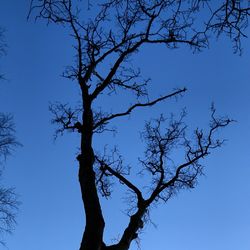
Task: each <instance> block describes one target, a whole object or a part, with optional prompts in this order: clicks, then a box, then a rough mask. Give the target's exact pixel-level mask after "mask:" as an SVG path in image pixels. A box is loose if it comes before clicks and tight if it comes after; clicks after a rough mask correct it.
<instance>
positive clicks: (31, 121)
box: [0, 0, 250, 250]
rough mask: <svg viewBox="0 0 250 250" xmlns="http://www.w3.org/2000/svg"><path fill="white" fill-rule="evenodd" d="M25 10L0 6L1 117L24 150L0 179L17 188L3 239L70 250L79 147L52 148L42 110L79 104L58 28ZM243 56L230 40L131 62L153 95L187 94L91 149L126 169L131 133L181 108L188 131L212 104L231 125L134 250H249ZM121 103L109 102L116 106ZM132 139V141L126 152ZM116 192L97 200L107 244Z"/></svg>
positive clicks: (249, 165)
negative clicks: (105, 150)
mask: <svg viewBox="0 0 250 250" xmlns="http://www.w3.org/2000/svg"><path fill="white" fill-rule="evenodd" d="M28 5H29V1H25V0H19V1H17V0H16V1H3V2H2V3H1V8H0V25H1V26H3V27H5V28H6V30H7V31H6V40H7V43H8V55H7V56H6V57H5V58H3V59H1V62H0V66H1V71H3V72H5V76H6V78H7V79H8V81H4V82H0V105H1V110H0V111H4V112H10V113H13V114H14V117H15V122H16V128H17V136H18V139H19V141H20V142H21V143H22V144H23V145H24V146H23V147H22V148H18V149H17V151H16V152H15V154H14V155H13V156H12V157H11V158H9V160H8V161H7V163H6V169H5V173H4V179H3V180H1V181H2V182H3V183H4V184H5V185H9V186H15V187H16V190H17V192H18V193H19V194H20V199H21V201H22V203H23V204H22V206H21V209H20V213H19V216H18V226H17V228H16V230H15V232H14V234H13V235H12V236H10V237H7V239H6V240H7V243H8V247H9V249H10V250H45V249H46V250H55V249H60V250H69V249H78V247H79V243H80V240H81V236H82V230H83V226H84V214H83V210H82V205H81V199H80V192H79V187H78V182H77V169H78V167H77V161H76V160H75V156H76V153H77V150H78V149H77V148H78V138H77V137H75V136H73V135H70V134H66V135H65V136H64V137H62V138H59V139H58V140H57V141H56V142H54V141H53V131H54V127H53V126H52V125H51V124H50V119H51V115H50V113H49V111H48V105H49V102H53V101H62V102H70V101H73V102H76V100H77V99H78V97H79V92H78V90H77V85H76V84H75V83H73V82H70V81H67V80H65V79H63V78H62V77H60V75H61V73H62V71H63V69H64V67H65V66H67V65H70V63H71V62H72V61H73V57H72V55H73V49H72V41H71V39H69V36H68V34H67V31H66V29H63V28H60V27H56V26H53V25H51V26H46V25H45V24H44V23H42V22H39V21H38V22H37V23H34V22H33V21H29V22H27V20H26V15H27V11H28ZM243 47H244V53H243V55H242V56H241V57H240V56H238V55H234V54H233V51H232V48H231V43H230V41H229V40H227V39H220V40H219V41H218V42H216V41H214V42H212V43H211V48H210V49H209V50H206V51H204V52H203V53H200V54H195V55H194V54H192V52H191V51H190V50H188V49H186V48H183V49H180V50H172V51H169V50H167V49H166V48H164V47H151V48H150V49H148V48H144V49H143V51H142V52H141V53H140V54H138V55H137V56H136V58H135V62H136V63H137V64H138V65H139V66H140V67H141V69H142V72H143V73H145V75H146V76H150V77H151V78H152V88H151V93H152V96H156V95H157V94H162V93H166V92H168V91H171V90H172V89H173V88H174V87H182V86H186V87H187V88H188V92H187V94H186V95H185V96H184V97H183V98H181V99H179V101H178V102H176V101H174V100H171V101H168V102H165V103H162V104H160V105H158V106H157V107H155V108H153V110H143V111H142V112H141V113H139V112H137V113H135V115H132V116H131V117H130V119H125V120H121V121H119V122H118V123H117V126H118V125H119V126H120V128H121V129H120V133H119V134H118V135H117V137H113V136H111V135H104V136H102V137H101V138H99V139H98V138H96V140H95V143H96V144H98V145H102V144H107V143H111V144H119V145H121V146H120V151H121V152H123V153H124V155H125V156H126V158H127V162H129V163H132V164H133V163H135V162H136V159H137V157H138V156H140V155H139V154H140V153H141V151H142V150H143V148H142V147H141V145H140V144H141V141H140V139H139V128H142V126H143V123H144V120H146V119H147V118H149V117H156V115H157V114H159V113H166V114H168V113H169V112H178V111H179V110H181V108H182V107H187V111H188V119H187V122H189V124H190V129H192V128H196V127H197V126H206V121H208V120H209V112H208V110H209V107H210V104H211V102H214V103H215V105H216V107H217V110H218V113H219V114H228V115H229V116H230V117H232V118H234V119H235V120H237V123H234V124H232V125H231V126H230V127H228V128H227V129H226V130H225V131H223V133H221V136H223V137H225V138H227V139H228V140H227V142H226V143H225V145H224V147H223V148H221V149H219V150H216V151H215V152H214V153H213V154H212V155H211V156H210V157H209V158H208V159H207V160H205V161H204V162H203V163H204V165H206V169H205V174H206V175H205V176H203V177H201V178H200V181H199V185H198V186H197V188H196V189H194V190H192V191H191V192H188V191H184V192H181V193H180V194H179V195H178V196H177V197H175V198H173V199H172V200H171V201H170V202H168V204H166V205H159V206H158V207H157V208H155V209H153V210H152V213H151V220H152V221H153V223H154V224H155V225H156V227H154V226H153V225H152V224H149V225H148V226H147V227H146V228H145V230H144V232H143V234H142V235H141V249H143V250H152V249H158V250H165V249H171V250H211V249H212V250H222V249H223V250H224V249H225V250H235V249H239V250H249V249H250V238H249V232H250V213H249V207H250V182H249V175H250V153H249V151H250V146H249V141H250V129H249V128H250V98H249V97H250V84H249V79H250V71H249V59H250V57H249V56H250V46H249V40H245V41H244V42H243ZM123 100H124V97H120V98H119V99H116V100H115V99H114V102H115V103H116V106H117V101H121V102H122V101H123ZM102 105H103V106H105V105H107V100H105V99H104V100H103V104H102ZM121 107H122V104H121ZM127 131H129V134H130V135H131V137H130V138H129V137H128V136H127V135H126V133H127ZM131 138H138V141H136V140H135V142H133V147H131ZM137 143H138V144H137ZM116 191H118V192H115V193H114V198H113V199H111V200H108V201H105V200H102V202H103V206H104V214H105V217H106V220H107V223H106V224H107V230H106V233H105V237H106V239H107V240H111V239H114V238H116V237H117V236H119V234H121V232H122V231H121V230H122V228H123V227H124V226H125V225H126V223H127V217H126V216H125V215H124V213H123V211H124V207H126V206H125V205H124V202H123V200H122V197H123V196H122V195H120V194H121V192H123V191H124V190H123V189H120V188H119V189H117V190H116ZM131 249H132V250H135V249H137V246H136V245H135V244H134V245H133V246H132V248H131Z"/></svg>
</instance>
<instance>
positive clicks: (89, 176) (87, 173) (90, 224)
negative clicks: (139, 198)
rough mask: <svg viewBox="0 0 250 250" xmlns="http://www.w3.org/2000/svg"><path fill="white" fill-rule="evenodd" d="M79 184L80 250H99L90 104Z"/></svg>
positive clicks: (100, 232) (100, 221)
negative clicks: (81, 208)
mask: <svg viewBox="0 0 250 250" xmlns="http://www.w3.org/2000/svg"><path fill="white" fill-rule="evenodd" d="M81 133H82V138H81V154H80V155H79V156H78V161H79V182H80V187H81V193H82V200H83V204H84V210H85V218H86V225H85V230H84V233H83V238H82V242H81V246H80V250H101V248H102V244H103V243H102V242H103V231H104V226H105V223H104V219H103V215H102V210H101V206H100V201H99V197H98V193H97V189H96V184H95V172H94V170H93V165H94V152H93V148H92V136H93V113H92V110H91V107H90V104H89V105H88V104H85V106H84V113H83V125H82V131H81Z"/></svg>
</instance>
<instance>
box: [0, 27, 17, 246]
mask: <svg viewBox="0 0 250 250" xmlns="http://www.w3.org/2000/svg"><path fill="white" fill-rule="evenodd" d="M3 36H4V33H3V30H2V29H0V55H3V54H5V48H6V45H5V44H4V38H3ZM0 78H3V75H0ZM18 145H20V144H19V143H18V142H17V140H16V137H15V126H14V123H13V118H12V116H11V115H9V114H5V113H2V112H0V165H2V164H3V163H4V161H5V160H6V158H7V157H8V156H9V155H10V154H11V153H12V151H13V150H14V148H15V147H17V146H18ZM1 175H2V171H1V170H0V177H1ZM18 205H19V202H18V199H17V195H16V193H15V191H14V189H13V188H6V187H3V186H1V185H0V236H1V240H0V244H2V245H5V242H4V240H3V235H4V234H6V233H11V232H12V231H13V229H14V226H15V224H16V212H17V209H18Z"/></svg>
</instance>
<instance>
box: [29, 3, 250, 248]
mask: <svg viewBox="0 0 250 250" xmlns="http://www.w3.org/2000/svg"><path fill="white" fill-rule="evenodd" d="M215 2H216V3H215ZM215 2H212V1H206V0H205V1H204V0H202V1H199V0H198V1H187V0H178V1H166V0H153V1H148V0H130V1H128V0H106V1H104V2H102V4H101V5H100V6H98V7H96V8H100V11H99V13H98V14H97V15H96V16H94V17H89V18H85V20H87V19H88V20H89V21H86V22H84V23H83V21H82V19H81V18H82V17H81V11H80V6H79V5H78V6H77V1H71V0H56V1H55V0H32V1H31V7H30V13H29V16H30V15H31V14H32V13H34V11H38V14H37V15H36V16H37V18H42V19H45V20H47V21H48V22H52V23H56V24H59V25H63V26H68V27H69V28H70V30H71V34H70V35H72V36H73V37H74V38H75V42H76V43H75V49H76V58H77V62H76V64H75V65H73V66H70V67H68V68H67V69H66V70H65V72H64V77H66V78H69V79H71V80H74V81H76V82H78V85H79V88H80V90H81V93H82V100H81V101H82V106H81V107H78V108H76V109H74V108H71V107H70V106H69V105H64V104H55V105H52V106H51V107H50V109H51V111H52V113H53V114H54V119H53V122H54V123H56V124H59V128H58V129H57V130H56V134H62V133H63V132H64V131H65V130H69V131H72V132H78V133H80V136H81V142H80V148H81V152H80V154H79V155H78V157H77V159H78V161H79V182H80V187H81V193H82V200H83V205H84V211H85V216H86V225H85V230H84V233H83V238H82V242H81V246H80V250H100V249H101V250H104V249H106V250H107V249H109V250H128V249H129V248H130V245H131V243H132V242H133V241H134V240H135V239H136V238H137V237H138V234H139V233H140V230H141V229H142V228H143V227H144V222H145V220H146V218H147V214H148V213H149V209H150V207H151V205H152V204H154V203H157V202H159V201H163V202H167V201H168V200H169V199H170V198H171V197H172V196H173V195H174V194H176V193H177V192H179V191H180V190H182V189H188V188H193V187H194V186H195V185H196V181H197V177H198V176H199V175H200V174H202V171H203V166H202V165H201V163H200V161H201V160H202V159H203V158H205V157H206V156H207V155H209V154H210V152H211V151H212V150H213V149H215V148H218V147H220V146H221V145H222V143H223V140H219V139H215V133H216V131H217V130H219V129H221V128H224V127H226V126H227V125H228V124H230V123H231V122H232V120H230V119H228V118H226V117H216V116H215V108H214V107H212V108H211V120H210V123H209V126H208V129H207V132H206V133H205V132H203V130H199V129H197V130H195V131H194V138H195V139H194V140H189V139H188V138H187V137H186V134H185V130H186V125H185V123H184V118H185V113H183V114H181V116H180V118H179V119H174V118H173V117H172V118H171V119H170V120H169V124H168V126H167V128H166V129H165V130H164V129H163V126H165V125H164V124H166V121H165V118H164V117H163V116H161V117H160V118H159V119H156V120H154V121H151V122H148V123H147V124H146V126H145V131H144V132H143V138H144V140H145V143H146V150H145V156H144V158H143V159H141V160H140V165H141V167H142V170H141V171H147V172H148V173H149V174H150V175H151V177H152V181H151V183H150V184H149V185H150V187H151V193H150V194H149V196H147V197H145V194H144V192H143V191H144V190H140V189H139V188H138V187H137V186H136V183H133V182H131V181H130V180H129V168H127V167H126V165H125V164H124V162H123V160H122V157H121V156H119V154H118V153H117V150H114V151H113V152H111V155H108V154H107V153H106V154H104V155H99V154H98V153H97V152H95V149H94V148H93V143H92V140H93V136H94V135H98V133H102V132H105V131H112V129H110V127H109V125H110V124H111V123H112V122H114V121H115V120H116V119H119V118H123V117H126V116H128V115H130V114H131V113H133V112H134V110H139V109H142V108H149V107H152V106H154V105H157V104H158V103H160V102H163V101H166V100H168V99H171V98H172V97H178V96H181V95H183V94H184V93H185V92H186V89H185V88H181V89H177V90H174V91H172V92H170V93H167V94H164V95H162V96H160V97H157V98H155V99H153V100H148V98H147V83H148V81H149V80H148V79H144V78H143V77H142V75H141V73H140V70H139V69H136V68H135V67H134V66H131V58H132V56H133V55H134V54H135V53H137V52H139V51H140V49H141V47H142V46H143V45H146V44H147V45H152V46H153V45H164V46H165V47H166V48H168V49H178V48H179V47H180V46H185V45H186V46H189V47H190V48H191V50H193V51H195V52H199V51H202V50H203V49H206V48H208V45H209V37H211V36H212V35H215V36H218V37H219V36H220V35H223V34H226V35H228V37H229V38H230V39H231V40H232V42H233V46H234V50H235V52H238V51H240V50H241V39H242V37H245V33H244V31H245V28H246V27H247V22H248V17H249V14H250V8H249V7H248V5H247V1H235V0H227V1H215ZM78 4H80V5H81V4H83V3H82V2H80V3H78ZM202 13H205V15H204V19H203V18H202V17H203V15H202ZM208 13H210V15H209V14H208ZM198 17H199V19H198ZM83 19H84V17H83ZM197 20H198V21H197ZM110 64H112V65H111V66H109V65H110ZM103 68H105V69H109V70H108V72H106V73H104V71H103V70H101V69H103ZM118 89H119V90H123V91H125V92H132V93H134V94H135V95H136V97H137V98H136V100H135V102H134V104H132V105H129V104H124V106H126V108H124V110H121V111H120V112H118V113H111V112H108V111H104V110H96V109H95V105H94V104H95V103H96V100H98V99H99V98H100V96H101V95H102V94H105V93H109V94H114V93H116V90H118ZM177 147H178V148H182V150H183V152H184V154H185V157H184V159H183V162H182V163H181V164H176V165H174V164H171V161H170V162H168V160H169V158H170V154H171V151H172V150H174V149H175V148H177ZM166 162H167V163H168V164H167V163H166ZM111 178H114V179H116V180H117V181H118V182H119V183H121V184H123V185H125V186H126V187H127V188H128V189H129V190H130V191H131V192H132V193H133V195H134V201H135V202H134V204H133V205H134V210H133V212H132V213H130V214H129V222H128V225H127V227H126V228H125V229H124V231H123V234H122V236H121V238H120V239H119V241H118V242H117V243H116V244H113V245H110V246H107V245H106V244H105V242H104V241H103V232H104V227H105V220H104V217H103V214H102V208H101V204H100V200H99V196H98V192H100V194H102V195H103V196H109V195H110V194H111V191H110V188H109V187H110V182H109V181H110V179H111Z"/></svg>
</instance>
